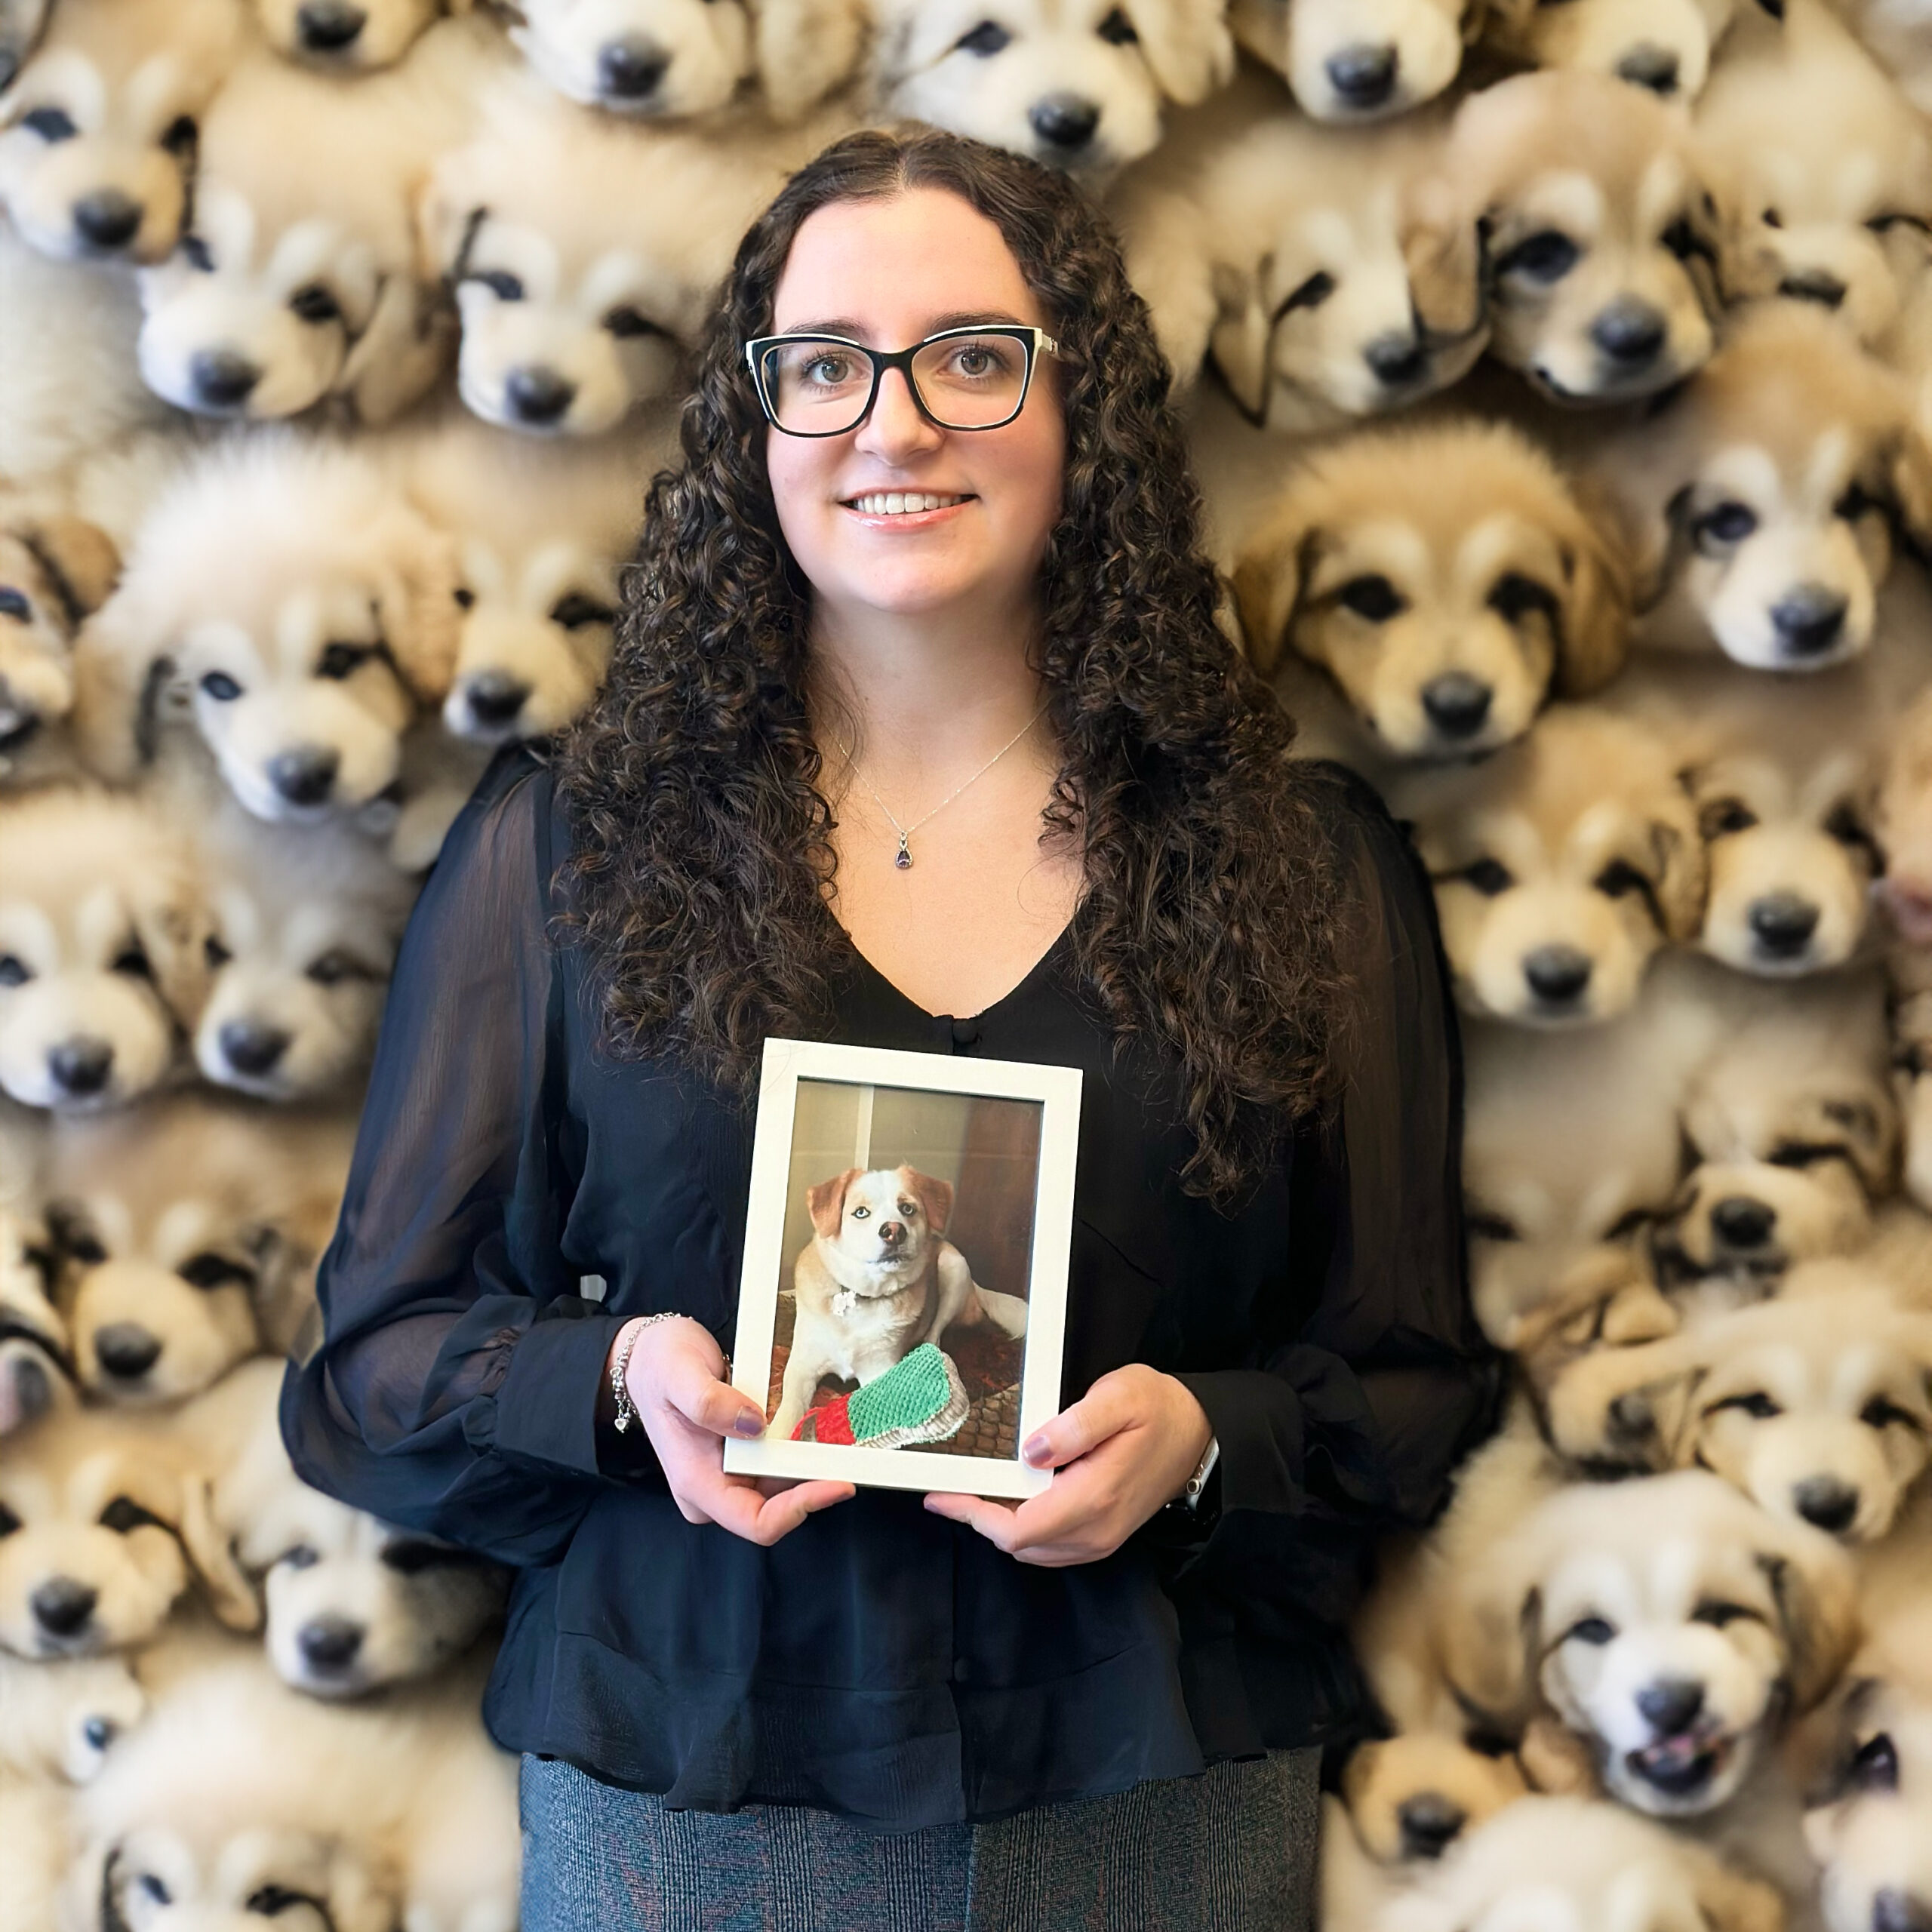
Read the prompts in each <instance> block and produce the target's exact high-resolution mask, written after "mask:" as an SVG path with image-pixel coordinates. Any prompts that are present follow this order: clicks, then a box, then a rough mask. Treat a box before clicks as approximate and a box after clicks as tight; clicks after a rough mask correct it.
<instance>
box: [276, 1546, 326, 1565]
mask: <svg viewBox="0 0 1932 1932" xmlns="http://www.w3.org/2000/svg"><path fill="white" fill-rule="evenodd" d="M321 1560H322V1559H321V1556H320V1555H319V1554H318V1552H316V1550H315V1548H314V1547H313V1546H312V1545H311V1544H309V1543H296V1544H294V1546H292V1547H291V1548H290V1549H285V1550H284V1551H283V1552H281V1555H279V1556H278V1557H277V1558H275V1561H277V1562H278V1563H285V1564H288V1567H289V1568H290V1569H291V1570H312V1569H313V1568H314V1567H315V1565H316V1564H318V1563H319V1562H321Z"/></svg>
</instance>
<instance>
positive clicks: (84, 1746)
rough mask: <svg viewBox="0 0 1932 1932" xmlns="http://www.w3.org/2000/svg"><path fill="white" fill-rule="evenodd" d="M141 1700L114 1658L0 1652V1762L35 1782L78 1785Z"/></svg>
mask: <svg viewBox="0 0 1932 1932" xmlns="http://www.w3.org/2000/svg"><path fill="white" fill-rule="evenodd" d="M146 1708H147V1699H146V1696H145V1695H144V1694H143V1692H142V1690H141V1687H140V1684H137V1683H136V1682H135V1681H134V1676H133V1675H132V1673H131V1672H130V1671H129V1670H128V1666H126V1665H125V1664H124V1663H122V1662H121V1660H119V1659H118V1657H66V1658H60V1659H57V1660H55V1659H47V1658H41V1659H36V1660H35V1661H33V1662H32V1663H29V1662H26V1661H25V1660H23V1659H20V1658H18V1657H13V1656H11V1655H8V1654H5V1653H0V1710H4V1711H5V1712H6V1713H7V1722H6V1724H5V1729H4V1730H0V1764H5V1767H7V1768H8V1769H9V1770H15V1771H21V1772H24V1773H26V1774H27V1775H28V1776H29V1777H32V1778H35V1779H36V1780H39V1779H44V1778H58V1779H60V1780H63V1782H65V1783H68V1784H85V1783H88V1781H89V1780H91V1779H92V1778H93V1777H95V1776H96V1775H97V1774H98V1773H99V1771H100V1767H101V1766H102V1764H103V1763H104V1762H105V1761H106V1755H107V1751H108V1747H109V1746H110V1745H111V1744H112V1743H113V1742H114V1740H115V1738H117V1737H119V1736H120V1734H122V1732H123V1731H124V1730H128V1729H130V1728H131V1727H132V1726H133V1725H134V1724H137V1723H138V1722H139V1721H140V1717H141V1714H142V1712H143V1711H144V1710H145V1709H146Z"/></svg>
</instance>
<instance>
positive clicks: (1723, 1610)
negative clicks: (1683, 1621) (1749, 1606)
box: [1690, 1601, 1755, 1630]
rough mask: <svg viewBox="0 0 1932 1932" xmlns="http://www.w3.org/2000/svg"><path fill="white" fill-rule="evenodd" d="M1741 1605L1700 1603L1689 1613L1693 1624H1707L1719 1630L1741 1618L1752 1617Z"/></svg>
mask: <svg viewBox="0 0 1932 1932" xmlns="http://www.w3.org/2000/svg"><path fill="white" fill-rule="evenodd" d="M1753 1614H1755V1613H1753V1612H1752V1611H1748V1610H1746V1608H1745V1607H1744V1606H1743V1604H1741V1603H1720V1602H1715V1601H1713V1602H1706V1603H1700V1604H1699V1605H1698V1606H1697V1608H1696V1609H1695V1610H1694V1611H1692V1612H1691V1613H1690V1620H1691V1622H1692V1623H1708V1624H1709V1625H1710V1626H1711V1627H1712V1629H1715V1630H1721V1629H1723V1628H1724V1626H1725V1625H1726V1624H1727V1623H1737V1621H1738V1620H1740V1618H1742V1617H1750V1616H1752V1615H1753Z"/></svg>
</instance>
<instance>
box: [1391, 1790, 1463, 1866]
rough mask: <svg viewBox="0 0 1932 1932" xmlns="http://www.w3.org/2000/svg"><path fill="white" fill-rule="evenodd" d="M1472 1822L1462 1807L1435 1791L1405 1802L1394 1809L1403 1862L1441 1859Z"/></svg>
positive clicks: (1426, 1792) (1405, 1799) (1422, 1793)
mask: <svg viewBox="0 0 1932 1932" xmlns="http://www.w3.org/2000/svg"><path fill="white" fill-rule="evenodd" d="M1395 1823H1396V1824H1397V1825H1398V1826H1399V1827H1400V1828H1401V1834H1402V1856H1403V1857H1404V1858H1440V1857H1441V1856H1442V1854H1443V1853H1444V1850H1446V1849H1447V1847H1448V1844H1449V1841H1451V1839H1452V1838H1454V1837H1455V1835H1457V1832H1460V1830H1461V1829H1463V1826H1465V1825H1466V1824H1467V1823H1469V1814H1468V1812H1466V1810H1463V1807H1462V1806H1460V1804H1451V1802H1450V1801H1449V1800H1448V1799H1447V1798H1444V1797H1442V1796H1441V1795H1439V1794H1438V1793H1437V1792H1432V1791H1425V1792H1420V1793H1419V1794H1418V1795H1417V1796H1415V1797H1414V1798H1404V1800H1403V1801H1402V1802H1401V1804H1398V1805H1397V1806H1396V1807H1395Z"/></svg>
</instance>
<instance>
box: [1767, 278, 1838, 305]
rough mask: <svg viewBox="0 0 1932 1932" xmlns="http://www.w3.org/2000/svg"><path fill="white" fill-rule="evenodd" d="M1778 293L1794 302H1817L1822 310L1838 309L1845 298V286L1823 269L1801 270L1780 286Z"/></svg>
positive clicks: (1784, 280)
mask: <svg viewBox="0 0 1932 1932" xmlns="http://www.w3.org/2000/svg"><path fill="white" fill-rule="evenodd" d="M1778 293H1779V294H1780V295H1782V296H1783V297H1785V298H1786V300H1788V301H1792V302H1815V303H1817V304H1818V306H1820V308H1821V309H1836V308H1838V307H1840V306H1842V304H1843V303H1844V298H1845V286H1844V283H1843V282H1841V281H1839V279H1838V277H1837V276H1836V275H1832V274H1830V273H1829V272H1826V270H1825V269H1799V270H1798V272H1797V273H1796V274H1795V275H1786V277H1785V278H1784V279H1783V281H1781V282H1780V283H1779V284H1778Z"/></svg>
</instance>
